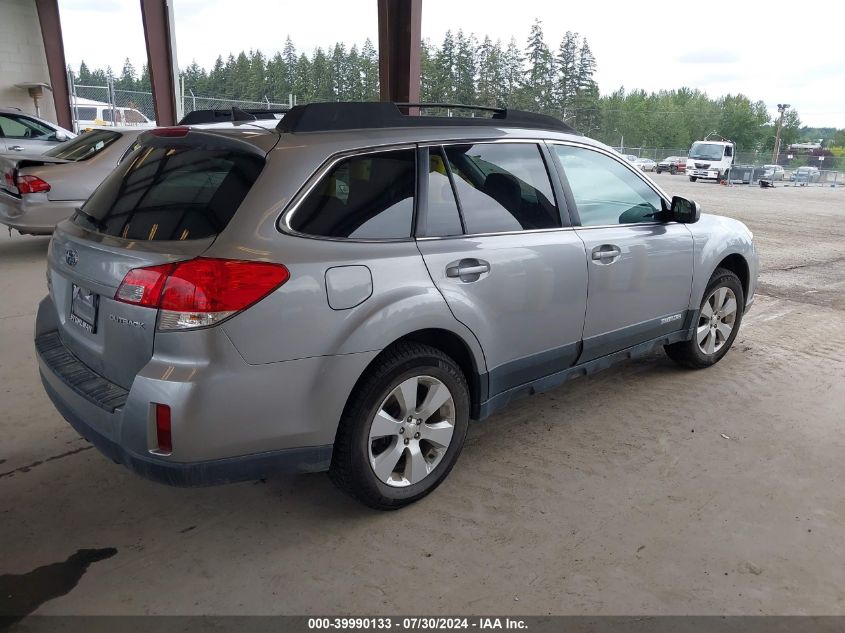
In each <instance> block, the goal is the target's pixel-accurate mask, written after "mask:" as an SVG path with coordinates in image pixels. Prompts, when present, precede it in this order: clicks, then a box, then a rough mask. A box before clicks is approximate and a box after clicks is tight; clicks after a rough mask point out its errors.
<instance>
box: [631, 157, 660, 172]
mask: <svg viewBox="0 0 845 633" xmlns="http://www.w3.org/2000/svg"><path fill="white" fill-rule="evenodd" d="M634 167H636V168H637V169H642V170H643V171H654V170H655V169H657V163H656V162H654V161H653V160H651V159H650V158H638V159H637V160H635V161H634Z"/></svg>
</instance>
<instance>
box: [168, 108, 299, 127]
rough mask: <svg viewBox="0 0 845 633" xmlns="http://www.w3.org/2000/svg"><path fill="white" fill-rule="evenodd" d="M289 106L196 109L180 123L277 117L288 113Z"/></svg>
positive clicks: (196, 123)
mask: <svg viewBox="0 0 845 633" xmlns="http://www.w3.org/2000/svg"><path fill="white" fill-rule="evenodd" d="M288 111H289V108H270V109H265V108H261V109H258V108H254V109H253V108H248V109H241V108H227V109H225V110H224V109H220V110H194V111H193V112H188V114H186V115H185V116H183V117H182V119H181V120H180V121H179V125H199V124H200V123H228V122H235V121H255V120H257V119H275V118H276V116H275V115H277V114H286V113H287V112H288Z"/></svg>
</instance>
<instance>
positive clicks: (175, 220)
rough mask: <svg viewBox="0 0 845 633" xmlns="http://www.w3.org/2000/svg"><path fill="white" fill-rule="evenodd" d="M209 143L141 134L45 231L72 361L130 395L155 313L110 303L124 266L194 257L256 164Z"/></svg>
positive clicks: (260, 160)
mask: <svg viewBox="0 0 845 633" xmlns="http://www.w3.org/2000/svg"><path fill="white" fill-rule="evenodd" d="M242 147H245V144H243V143H238V146H237V147H233V145H232V144H231V143H228V144H227V143H226V142H225V140H223V141H221V140H220V139H219V138H215V137H214V135H210V134H201V133H196V132H191V133H189V134H187V135H186V137H184V138H167V137H161V138H159V137H154V136H150V137H149V138H147V139H146V141H145V142H144V143H142V144H141V145H140V146H139V147H138V148H136V149H135V150H134V151H133V152H132V153H131V154H130V155H129V156H127V157H126V158H125V159H124V161H123V162H121V164H120V166H118V168H117V169H116V170H115V171H114V172H112V174H111V175H110V176H108V177H107V178H106V180H105V181H104V182H103V184H102V185H101V186H100V187H99V188H98V189H97V190H96V191H95V192H94V194H93V195H92V196H91V197H90V198H89V199H88V201H87V202H86V203H85V204H84V205H83V206H82V207H81V209H80V211H78V212H77V214H76V215H75V216H74V217H73V219H72V220H71V222H65V223H63V224H61V225H59V227H58V228H57V230H56V232H55V233H54V236H53V240H52V242H51V246H50V253H49V273H48V274H49V282H50V292H51V296H52V298H53V302H54V304H55V306H56V311H57V313H58V314H57V316H58V320H59V333H60V335H61V338H62V341H63V342H64V344H65V345H66V346H67V347H68V348H69V349H70V350H71V351H72V352H73V353H74V354H76V355H77V356H78V357H79V358H80V360H82V361H83V362H84V363H85V364H86V365H88V366H89V367H91V368H92V369H93V370H94V371H96V372H97V373H99V374H101V375H103V376H105V377H106V378H108V379H109V380H110V381H112V382H114V383H116V384H118V385H120V386H122V387H124V388H127V389H128V388H129V387H130V386H131V383H132V380H133V379H134V377H135V375H136V374H137V373H138V371H139V370H140V369H141V368H142V367H143V366H144V365H145V364H146V363H147V361H148V360H149V358H150V357H151V356H152V352H153V339H154V336H155V328H156V319H157V317H158V310H156V309H155V308H150V307H144V306H139V305H131V304H129V303H125V302H122V301H117V300H116V299H115V295H116V292H117V289H118V287H119V286H120V284H121V282H122V281H123V279H124V277H125V276H126V273H128V272H129V271H130V270H131V269H133V268H142V267H148V266H157V265H162V264H168V263H171V262H176V261H183V260H187V259H191V258H194V257H197V256H198V255H200V254H201V253H203V252H204V251H206V250H207V249H208V247H209V246H210V245H211V243H212V242H213V241H214V239H215V237H216V236H217V234H218V233H220V232H221V231H222V230H223V229H224V228H225V227H226V225H227V224H228V223H229V221H230V220H231V219H232V217H233V215H234V213H235V211H236V210H237V208H238V207H239V206H240V203H241V201H242V200H243V198H244V197H245V196H246V195H247V193H248V192H249V190H250V188H251V187H252V184H253V183H254V181H255V179H256V178H257V177H258V174H259V173H260V171H261V168H262V167H263V164H264V153H263V152H259V151H258V150H257V149H256V153H254V154H253V153H249V152H248V151H244V150H243V149H241V148H242Z"/></svg>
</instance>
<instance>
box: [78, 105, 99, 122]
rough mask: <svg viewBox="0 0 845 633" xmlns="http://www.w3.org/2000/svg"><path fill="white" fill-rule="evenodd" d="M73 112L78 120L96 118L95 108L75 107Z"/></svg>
mask: <svg viewBox="0 0 845 633" xmlns="http://www.w3.org/2000/svg"><path fill="white" fill-rule="evenodd" d="M73 114H74V116H75V118H76V119H77V120H78V121H93V120H94V119H96V118H97V108H86V107H77V108H74V109H73Z"/></svg>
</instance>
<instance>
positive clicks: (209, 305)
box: [114, 257, 290, 330]
mask: <svg viewBox="0 0 845 633" xmlns="http://www.w3.org/2000/svg"><path fill="white" fill-rule="evenodd" d="M289 277H290V273H289V272H288V269H287V268H285V267H284V266H282V265H281V264H270V263H267V262H249V261H241V260H235V259H208V258H205V257H199V258H197V259H191V260H189V261H186V262H179V263H177V264H164V265H161V266H150V267H147V268H135V269H133V270H130V271H129V272H128V273H126V276H125V277H124V278H123V282H122V283H121V284H120V287H119V288H118V289H117V293H116V294H115V297H114V298H115V299H117V300H118V301H122V302H124V303H131V304H134V305H140V306H146V307H150V308H158V309H160V310H161V311H162V312H161V316H160V318H159V323H158V329H159V330H186V329H191V328H197V327H206V326H209V325H214V324H215V323H219V322H220V321H222V320H223V319H226V318H228V317H230V316H232V315H233V314H235V313H237V312H240V311H241V310H245V309H246V308H248V307H249V306H251V305H252V304H254V303H256V302H258V301H260V300H261V299H263V298H264V297H266V296H267V295H268V294H270V293H271V292H272V291H273V290H275V289H276V288H278V287H279V286H281V285H282V284H283V283H285V282H286V281H287V280H288V278H289Z"/></svg>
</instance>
